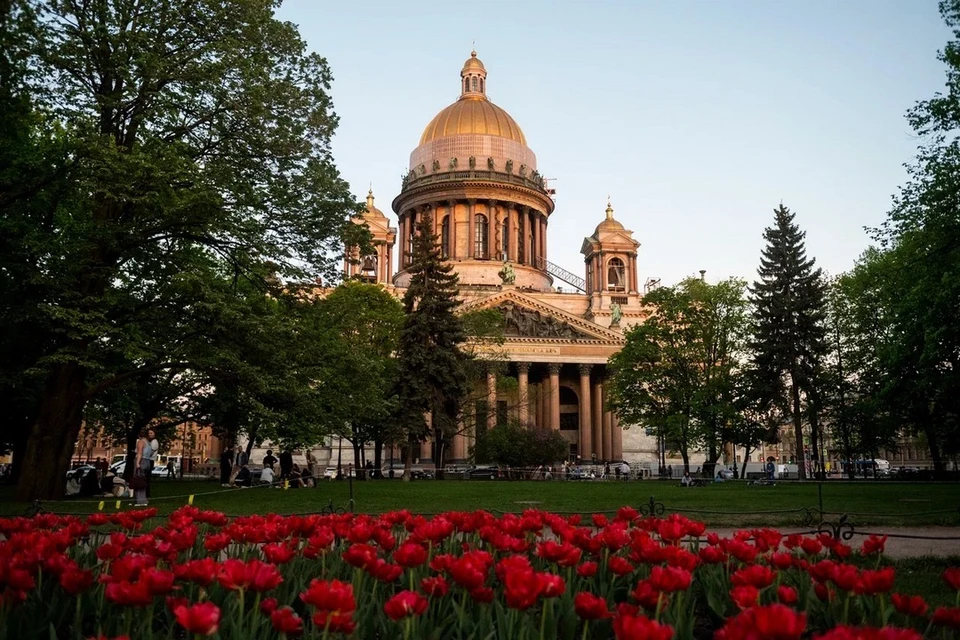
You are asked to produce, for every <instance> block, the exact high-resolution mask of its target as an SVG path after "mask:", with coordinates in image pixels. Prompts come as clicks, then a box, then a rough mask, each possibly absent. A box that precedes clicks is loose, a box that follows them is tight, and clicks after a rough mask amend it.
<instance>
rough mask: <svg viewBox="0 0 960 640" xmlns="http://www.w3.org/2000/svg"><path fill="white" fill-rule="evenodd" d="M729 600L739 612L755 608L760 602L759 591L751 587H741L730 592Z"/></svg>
mask: <svg viewBox="0 0 960 640" xmlns="http://www.w3.org/2000/svg"><path fill="white" fill-rule="evenodd" d="M730 599H731V600H733V603H734V604H735V605H737V607H739V608H740V609H741V610H743V609H749V608H750V607H755V606H757V604H758V603H759V601H760V590H759V589H757V588H756V587H754V586H753V585H749V584H747V585H741V586H739V587H734V588H733V589H731V590H730Z"/></svg>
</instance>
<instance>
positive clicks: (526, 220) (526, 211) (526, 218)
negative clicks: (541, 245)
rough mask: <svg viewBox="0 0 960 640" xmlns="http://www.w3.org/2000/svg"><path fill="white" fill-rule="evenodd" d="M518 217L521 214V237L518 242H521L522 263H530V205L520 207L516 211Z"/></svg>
mask: <svg viewBox="0 0 960 640" xmlns="http://www.w3.org/2000/svg"><path fill="white" fill-rule="evenodd" d="M517 216H518V218H519V217H520V216H523V237H522V238H520V242H522V243H523V264H532V261H531V260H530V207H520V210H519V212H518V213H517Z"/></svg>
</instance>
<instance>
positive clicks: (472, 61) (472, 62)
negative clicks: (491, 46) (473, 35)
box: [460, 51, 487, 75]
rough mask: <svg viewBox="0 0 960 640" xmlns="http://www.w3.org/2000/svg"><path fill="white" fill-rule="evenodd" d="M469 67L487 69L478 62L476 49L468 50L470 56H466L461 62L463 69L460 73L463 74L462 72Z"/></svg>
mask: <svg viewBox="0 0 960 640" xmlns="http://www.w3.org/2000/svg"><path fill="white" fill-rule="evenodd" d="M471 69H479V70H481V71H486V70H487V68H486V67H484V66H483V63H482V62H480V58H478V57H477V52H476V51H471V52H470V57H469V58H467V61H466V62H464V63H463V70H462V71H461V72H460V75H463V74H464V72H466V71H469V70H471Z"/></svg>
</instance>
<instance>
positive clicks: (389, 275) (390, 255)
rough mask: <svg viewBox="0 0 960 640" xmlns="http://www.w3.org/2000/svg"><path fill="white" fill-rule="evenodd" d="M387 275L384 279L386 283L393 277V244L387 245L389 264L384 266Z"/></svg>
mask: <svg viewBox="0 0 960 640" xmlns="http://www.w3.org/2000/svg"><path fill="white" fill-rule="evenodd" d="M384 269H385V277H384V279H383V282H384V284H390V281H391V280H392V279H393V245H390V244H388V245H387V264H386V265H385V266H384Z"/></svg>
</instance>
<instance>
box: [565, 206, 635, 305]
mask: <svg viewBox="0 0 960 640" xmlns="http://www.w3.org/2000/svg"><path fill="white" fill-rule="evenodd" d="M605 213H606V217H605V218H604V219H603V220H602V221H601V222H600V224H598V225H597V228H596V229H595V230H594V232H593V235H592V236H587V237H586V238H584V239H583V245H582V246H581V247H580V253H582V254H583V261H584V263H585V266H586V282H587V287H586V289H587V296H589V297H590V303H589V304H590V310H589V311H588V313H589V314H590V315H591V316H593V317H597V316H601V317H603V316H608V315H609V316H611V322H612V323H617V322H615V321H618V320H619V318H618V317H617V315H618V314H620V313H624V312H636V311H638V310H639V309H640V301H641V296H640V292H639V287H638V286H637V249H639V248H640V243H639V242H637V241H636V240H634V239H633V231H630V230H629V229H626V228H625V227H624V226H623V225H622V224H621V223H620V222H619V221H617V220H616V219H615V218H614V217H613V206H611V204H610V202H609V201H608V202H607V209H606V212H605ZM613 305H617V306H616V307H614V306H613ZM614 309H616V312H614Z"/></svg>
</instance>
